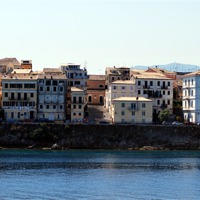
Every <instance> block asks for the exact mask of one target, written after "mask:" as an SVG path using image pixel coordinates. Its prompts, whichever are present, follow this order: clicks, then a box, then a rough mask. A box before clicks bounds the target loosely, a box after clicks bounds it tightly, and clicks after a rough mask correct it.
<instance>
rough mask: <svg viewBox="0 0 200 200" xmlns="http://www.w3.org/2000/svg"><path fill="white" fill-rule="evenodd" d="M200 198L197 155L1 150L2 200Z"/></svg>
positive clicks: (0, 190)
mask: <svg viewBox="0 0 200 200" xmlns="http://www.w3.org/2000/svg"><path fill="white" fill-rule="evenodd" d="M4 199H9V200H10V199H20V200H21V199H31V200H32V199H41V200H45V199H51V200H54V199H55V200H57V199H74V200H75V199H82V200H83V199H86V200H90V199H91V200H97V199H98V200H110V199H113V200H118V199H119V200H123V199H139V200H143V199H144V200H146V199H156V200H157V199H187V200H190V199H191V200H193V199H198V200H199V199H200V152H198V151H103V150H98V151H97V150H66V151H42V150H0V200H4Z"/></svg>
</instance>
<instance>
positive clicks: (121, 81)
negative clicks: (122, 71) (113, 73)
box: [111, 80, 135, 85]
mask: <svg viewBox="0 0 200 200" xmlns="http://www.w3.org/2000/svg"><path fill="white" fill-rule="evenodd" d="M111 84H126V85H134V84H135V80H117V81H113V82H112V83H111Z"/></svg>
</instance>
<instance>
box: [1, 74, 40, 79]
mask: <svg viewBox="0 0 200 200" xmlns="http://www.w3.org/2000/svg"><path fill="white" fill-rule="evenodd" d="M37 78H38V75H32V74H9V75H5V76H3V77H2V80H37Z"/></svg>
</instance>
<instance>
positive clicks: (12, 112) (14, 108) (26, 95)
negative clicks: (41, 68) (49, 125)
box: [2, 74, 37, 121]
mask: <svg viewBox="0 0 200 200" xmlns="http://www.w3.org/2000/svg"><path fill="white" fill-rule="evenodd" d="M2 108H3V109H4V112H5V119H6V120H7V121H9V120H10V121H12V120H16V121H19V120H34V119H36V117H37V75H33V74H9V75H5V76H3V77H2Z"/></svg>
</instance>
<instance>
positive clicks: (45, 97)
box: [37, 74, 67, 121]
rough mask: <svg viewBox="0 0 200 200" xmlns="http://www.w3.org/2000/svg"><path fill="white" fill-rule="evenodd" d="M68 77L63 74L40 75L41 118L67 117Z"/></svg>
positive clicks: (39, 99)
mask: <svg viewBox="0 0 200 200" xmlns="http://www.w3.org/2000/svg"><path fill="white" fill-rule="evenodd" d="M66 81H67V79H66V77H65V75H63V74H53V75H51V74H40V75H38V116H37V118H38V119H39V120H41V119H47V120H50V121H54V120H65V119H66V90H67V89H66Z"/></svg>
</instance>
